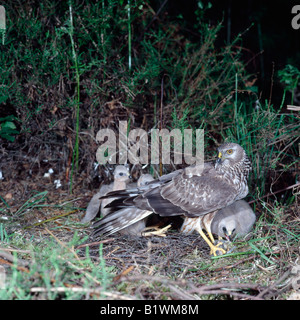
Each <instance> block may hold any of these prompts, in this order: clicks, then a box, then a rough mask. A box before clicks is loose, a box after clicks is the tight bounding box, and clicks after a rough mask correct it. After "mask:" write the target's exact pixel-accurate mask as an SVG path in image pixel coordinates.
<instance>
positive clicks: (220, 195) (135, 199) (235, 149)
mask: <svg viewBox="0 0 300 320" xmlns="http://www.w3.org/2000/svg"><path fill="white" fill-rule="evenodd" d="M250 170H251V162H250V159H249V158H248V156H247V155H246V152H245V150H244V149H243V148H242V147H241V146H240V145H238V144H236V143H225V144H223V145H221V146H220V147H219V148H218V157H217V160H216V161H215V163H205V164H204V165H202V166H201V165H195V166H190V167H187V168H185V169H180V170H177V171H174V172H172V173H170V174H167V175H164V176H161V177H160V178H159V179H157V180H154V181H152V182H150V183H148V184H147V185H146V186H144V187H140V188H137V189H132V190H122V191H116V192H110V193H108V194H107V195H106V196H104V198H110V197H114V198H118V199H117V200H115V201H113V202H111V203H110V204H109V207H111V208H112V212H110V213H109V215H108V216H107V217H106V218H105V219H103V220H99V221H97V222H96V223H95V224H94V225H93V227H94V228H95V230H94V231H93V233H92V236H97V235H99V234H103V233H108V234H112V233H114V232H115V231H118V230H119V226H120V224H121V220H122V221H126V223H127V225H125V226H124V225H122V228H124V227H127V226H129V225H130V224H133V223H135V222H137V221H139V220H141V219H144V218H145V217H146V216H147V215H150V214H151V213H152V212H154V213H156V214H158V215H160V216H162V217H164V216H177V215H181V216H183V217H184V224H183V228H185V229H186V231H194V230H195V231H197V232H199V234H200V235H201V236H202V238H203V239H204V240H205V241H206V242H207V244H208V245H209V247H210V249H211V253H212V254H213V255H217V254H218V252H220V251H221V252H222V253H225V252H226V251H225V250H224V249H222V248H219V247H218V246H217V245H214V243H212V241H210V240H209V239H208V238H207V236H206V235H205V233H204V232H203V230H202V225H201V219H202V217H203V216H205V215H207V214H209V213H212V212H214V211H217V210H220V209H222V208H224V207H227V206H228V205H230V204H232V203H234V202H235V201H237V200H240V199H242V198H244V197H245V196H246V195H247V194H248V185H247V179H248V175H249V172H250ZM128 208H138V209H141V210H140V211H138V214H137V215H136V216H135V217H131V218H130V219H127V218H126V213H125V212H124V209H128ZM120 210H123V214H122V215H119V212H118V211H120ZM108 225H109V230H107V229H106V227H107V226H108ZM207 232H208V235H209V237H210V236H211V237H212V235H211V232H210V231H209V230H207ZM212 238H213V237H212Z"/></svg>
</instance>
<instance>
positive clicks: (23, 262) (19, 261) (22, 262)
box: [0, 251, 29, 267]
mask: <svg viewBox="0 0 300 320" xmlns="http://www.w3.org/2000/svg"><path fill="white" fill-rule="evenodd" d="M0 256H1V257H3V258H4V259H6V260H8V261H10V262H16V264H17V265H20V266H22V267H27V266H28V265H29V262H28V261H26V260H23V259H18V258H16V257H14V256H13V255H12V254H11V253H8V252H4V251H0Z"/></svg>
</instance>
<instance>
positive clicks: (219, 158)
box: [216, 152, 223, 165]
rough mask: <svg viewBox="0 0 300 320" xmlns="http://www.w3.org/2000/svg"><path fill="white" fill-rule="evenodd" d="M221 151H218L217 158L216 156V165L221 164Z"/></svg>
mask: <svg viewBox="0 0 300 320" xmlns="http://www.w3.org/2000/svg"><path fill="white" fill-rule="evenodd" d="M222 156H223V155H222V152H219V153H218V158H217V160H216V164H217V165H220V164H222Z"/></svg>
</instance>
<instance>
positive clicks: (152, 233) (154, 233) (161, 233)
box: [142, 224, 171, 237]
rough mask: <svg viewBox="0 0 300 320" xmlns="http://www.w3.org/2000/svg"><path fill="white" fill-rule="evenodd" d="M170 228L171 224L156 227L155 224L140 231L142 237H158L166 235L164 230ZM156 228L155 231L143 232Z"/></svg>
mask: <svg viewBox="0 0 300 320" xmlns="http://www.w3.org/2000/svg"><path fill="white" fill-rule="evenodd" d="M170 228H171V225H170V224H169V225H167V226H166V227H164V228H158V227H157V226H154V227H147V228H145V229H144V230H143V231H142V236H143V237H151V236H159V237H165V236H166V233H165V232H166V231H167V230H168V229H170ZM153 229H154V230H156V231H149V232H145V231H146V230H153Z"/></svg>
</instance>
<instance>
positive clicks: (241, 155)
mask: <svg viewBox="0 0 300 320" xmlns="http://www.w3.org/2000/svg"><path fill="white" fill-rule="evenodd" d="M217 150H218V158H217V160H216V165H215V166H216V168H218V167H219V166H222V167H227V166H234V165H235V164H236V163H240V162H243V161H244V160H245V159H246V158H247V155H246V152H245V150H244V149H243V148H242V147H241V146H240V145H238V144H237V143H225V144H222V145H221V146H220V147H219V148H218V149H217Z"/></svg>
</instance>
